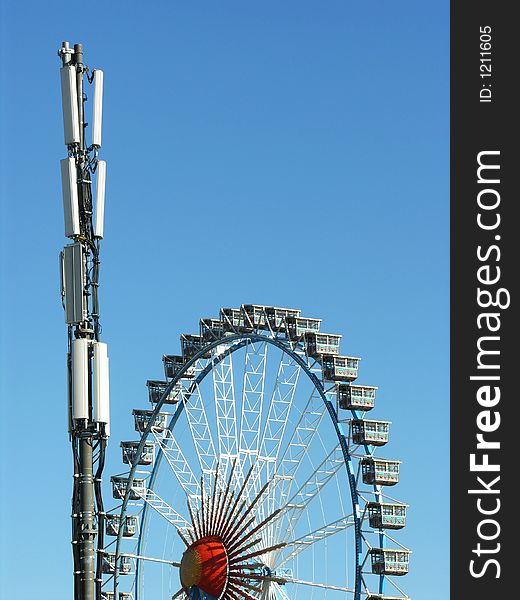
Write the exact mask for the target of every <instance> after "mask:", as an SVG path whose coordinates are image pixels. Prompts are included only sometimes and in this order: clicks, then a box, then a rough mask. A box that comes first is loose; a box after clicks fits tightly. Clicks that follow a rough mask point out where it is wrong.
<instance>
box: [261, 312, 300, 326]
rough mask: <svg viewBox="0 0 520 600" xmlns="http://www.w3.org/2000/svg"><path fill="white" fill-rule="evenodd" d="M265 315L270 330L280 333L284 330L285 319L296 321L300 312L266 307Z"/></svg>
mask: <svg viewBox="0 0 520 600" xmlns="http://www.w3.org/2000/svg"><path fill="white" fill-rule="evenodd" d="M265 313H266V315H267V322H268V323H269V327H270V329H272V330H273V331H281V330H282V329H284V328H285V323H286V320H287V319H289V318H290V319H296V318H298V317H299V316H300V313H301V310H298V309H296V308H278V307H276V306H266V307H265Z"/></svg>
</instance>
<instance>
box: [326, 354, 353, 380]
mask: <svg viewBox="0 0 520 600" xmlns="http://www.w3.org/2000/svg"><path fill="white" fill-rule="evenodd" d="M360 360H361V359H360V358H356V357H354V356H338V355H336V354H325V355H323V356H322V359H321V361H322V363H321V364H322V367H323V377H324V378H325V379H326V380H327V381H354V380H355V379H357V376H358V370H359V361H360Z"/></svg>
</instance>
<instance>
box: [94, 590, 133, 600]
mask: <svg viewBox="0 0 520 600" xmlns="http://www.w3.org/2000/svg"><path fill="white" fill-rule="evenodd" d="M118 598H119V600H132V598H133V596H132V593H131V592H119V593H118ZM101 600H114V592H109V591H106V592H101Z"/></svg>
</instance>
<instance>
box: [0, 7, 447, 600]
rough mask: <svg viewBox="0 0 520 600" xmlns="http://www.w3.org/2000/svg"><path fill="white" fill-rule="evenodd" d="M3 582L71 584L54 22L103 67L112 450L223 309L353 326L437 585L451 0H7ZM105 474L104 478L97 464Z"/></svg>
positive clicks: (422, 593)
mask: <svg viewBox="0 0 520 600" xmlns="http://www.w3.org/2000/svg"><path fill="white" fill-rule="evenodd" d="M0 10H1V13H0V21H1V25H0V27H1V30H0V37H1V40H2V41H1V53H2V54H1V59H0V61H1V71H2V73H1V75H0V77H1V87H2V90H3V91H2V94H1V96H2V97H1V99H0V103H1V104H0V106H1V109H0V110H1V113H0V114H1V120H2V144H1V152H2V154H1V156H0V164H1V166H2V172H3V176H2V183H1V186H2V187H1V203H2V204H1V215H2V219H1V236H0V254H1V261H2V268H1V289H2V294H1V303H2V321H3V323H2V344H1V356H0V359H1V369H2V382H1V386H2V387H1V393H2V398H3V407H4V411H6V412H4V415H3V418H2V420H1V421H2V424H1V428H2V431H1V434H2V435H1V443H2V462H3V464H2V472H1V484H2V489H3V493H2V496H1V502H2V510H1V511H0V519H1V531H2V539H3V542H2V554H1V562H2V573H1V577H0V590H1V591H2V592H3V593H5V594H6V596H7V594H8V595H9V597H10V598H11V600H18V599H19V600H21V599H22V598H27V597H29V595H30V594H31V593H36V592H37V593H38V597H39V598H41V599H47V598H48V599H51V598H52V599H53V600H61V599H63V600H64V599H66V598H69V597H70V590H71V583H72V580H71V560H70V544H69V539H70V538H69V536H70V519H69V513H70V488H71V464H70V463H71V461H70V452H69V444H68V439H67V432H66V410H65V352H66V330H65V325H64V322H63V315H62V310H61V306H60V301H59V295H58V288H59V280H58V253H59V251H60V250H61V248H62V246H63V245H64V244H65V243H66V240H65V238H64V237H63V216H62V206H61V191H60V181H59V162H58V161H59V160H60V159H61V158H63V157H64V156H65V147H64V146H63V143H62V139H63V138H62V122H61V107H60V92H59V60H58V57H57V56H56V50H57V48H58V47H59V46H60V45H61V42H62V41H64V40H68V41H69V42H71V44H72V43H74V42H78V41H79V42H82V43H83V44H84V47H85V53H86V54H85V57H86V62H87V63H88V64H89V65H90V66H91V67H99V68H102V69H103V70H104V72H105V104H104V144H103V148H102V157H103V158H104V159H105V160H106V161H107V170H108V175H107V179H108V182H107V206H106V221H105V236H106V239H105V241H104V243H103V249H102V260H103V264H102V276H101V277H102V287H101V301H102V306H101V314H102V323H103V339H104V340H105V341H107V342H108V343H109V349H110V356H111V369H112V371H111V374H112V380H111V386H112V421H113V423H112V433H113V437H112V442H111V445H110V447H109V448H110V450H109V452H110V453H111V459H110V460H111V462H112V463H113V464H115V463H116V462H117V460H118V459H119V448H118V446H119V443H118V442H119V440H120V439H121V438H122V437H124V436H125V435H126V433H125V432H127V431H128V429H129V422H130V414H131V410H132V408H134V407H135V406H138V405H144V404H145V387H144V382H145V381H146V379H149V378H154V377H159V376H160V375H161V369H160V367H161V362H160V358H161V355H162V354H163V353H174V352H176V351H177V349H178V335H179V334H180V333H182V332H184V331H186V332H188V331H195V330H196V325H197V323H198V319H199V318H200V317H202V316H212V315H216V314H217V313H218V309H219V307H220V306H238V305H240V304H241V303H243V302H254V303H263V304H274V305H280V306H296V307H299V308H301V309H302V310H303V312H304V313H306V314H308V315H310V316H315V315H316V316H320V317H321V318H322V319H324V326H323V329H324V330H326V331H331V332H335V331H337V332H338V333H342V334H344V340H343V348H344V349H345V350H347V353H350V354H354V355H359V356H362V357H363V358H364V361H363V363H362V368H363V380H364V381H365V382H367V383H371V384H375V385H379V387H380V389H381V393H380V398H379V400H378V411H377V416H379V417H380V418H383V419H385V418H387V419H389V420H392V421H393V426H392V441H391V443H390V444H389V446H388V449H385V454H386V455H392V456H395V457H397V458H400V459H402V460H403V461H404V463H403V469H402V480H401V483H400V484H399V497H400V498H401V499H403V500H405V501H407V502H408V503H409V504H410V505H411V509H410V518H409V526H408V528H407V529H406V530H405V531H404V532H403V533H402V535H400V539H402V541H403V542H404V543H405V544H406V545H408V546H409V547H411V548H412V549H413V551H414V554H413V558H412V563H411V572H410V574H409V575H408V576H407V577H406V578H405V579H404V580H403V581H402V584H403V587H404V589H405V590H406V591H407V592H408V593H409V594H410V595H411V596H412V597H413V598H417V599H419V598H421V600H433V599H434V598H435V599H438V598H445V597H447V596H448V558H449V557H448V525H449V523H448V500H449V490H448V475H449V469H448V427H449V413H448V409H449V403H448V375H449V371H448V360H449V345H448V306H449V304H448V291H449V290H448V253H449V240H448V232H449V230H448V225H449V222H448V197H449V195H448V183H449V179H448V177H449V175H448V174H449V170H448V166H449V154H448V152H449V145H448V143H449V137H448V135H449V113H448V102H449V95H448V81H449V79H448V76H449V71H448V25H449V23H448V3H447V2H444V1H443V2H435V3H433V2H432V3H417V2H413V1H411V0H408V1H402V2H398V3H390V2H384V1H373V2H369V3H355V2H347V1H334V0H332V1H330V2H327V3H318V2H310V1H307V0H300V1H298V2H296V1H292V0H290V1H287V2H284V3H280V2H274V1H271V0H265V1H264V2H262V3H259V2H255V3H253V2H247V3H245V2H238V1H230V0H223V1H222V2H219V3H212V2H208V1H205V2H196V3H195V2H180V1H177V0H175V1H171V2H165V1H160V2H154V3H147V4H145V3H142V2H135V1H127V2H119V1H117V2H111V3H101V2H95V1H93V2H89V3H88V4H85V5H84V8H83V9H82V11H81V14H78V13H75V12H74V5H72V4H71V5H68V6H67V5H64V4H63V3H58V2H55V1H54V0H52V1H48V2H46V3H38V2H18V3H15V2H8V1H5V0H4V1H3V2H2V4H1V9H0ZM108 476H109V472H107V476H106V478H107V479H108Z"/></svg>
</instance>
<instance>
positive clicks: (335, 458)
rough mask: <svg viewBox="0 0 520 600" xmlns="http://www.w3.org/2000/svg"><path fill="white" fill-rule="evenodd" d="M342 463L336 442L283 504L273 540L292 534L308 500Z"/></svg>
mask: <svg viewBox="0 0 520 600" xmlns="http://www.w3.org/2000/svg"><path fill="white" fill-rule="evenodd" d="M344 464H345V463H344V461H343V453H342V450H341V446H340V444H339V443H338V444H337V445H336V446H335V447H334V448H333V449H332V450H331V452H330V453H329V454H328V455H327V457H326V458H325V459H324V460H323V461H322V462H321V463H320V465H319V466H318V467H317V468H316V469H315V470H314V471H313V472H312V473H311V475H310V476H309V477H308V478H307V480H306V481H305V482H304V483H303V484H302V485H301V486H300V488H299V489H298V491H297V492H296V493H295V494H294V495H293V496H292V497H291V499H290V500H289V502H288V503H287V504H286V505H285V507H284V509H283V510H282V517H281V518H280V519H279V520H278V523H277V524H276V525H277V528H276V532H275V536H274V539H275V540H282V539H285V540H286V541H287V536H291V535H293V532H294V531H295V530H296V526H297V525H298V522H299V520H300V518H301V516H302V515H303V513H304V512H305V510H306V509H307V507H308V505H309V504H310V502H312V500H313V499H314V498H316V496H317V495H318V494H319V493H320V492H321V491H322V490H323V489H324V488H325V486H326V485H327V484H328V483H329V481H331V480H332V479H333V478H334V476H335V475H336V473H337V472H338V471H339V469H340V468H341V467H343V466H344Z"/></svg>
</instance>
